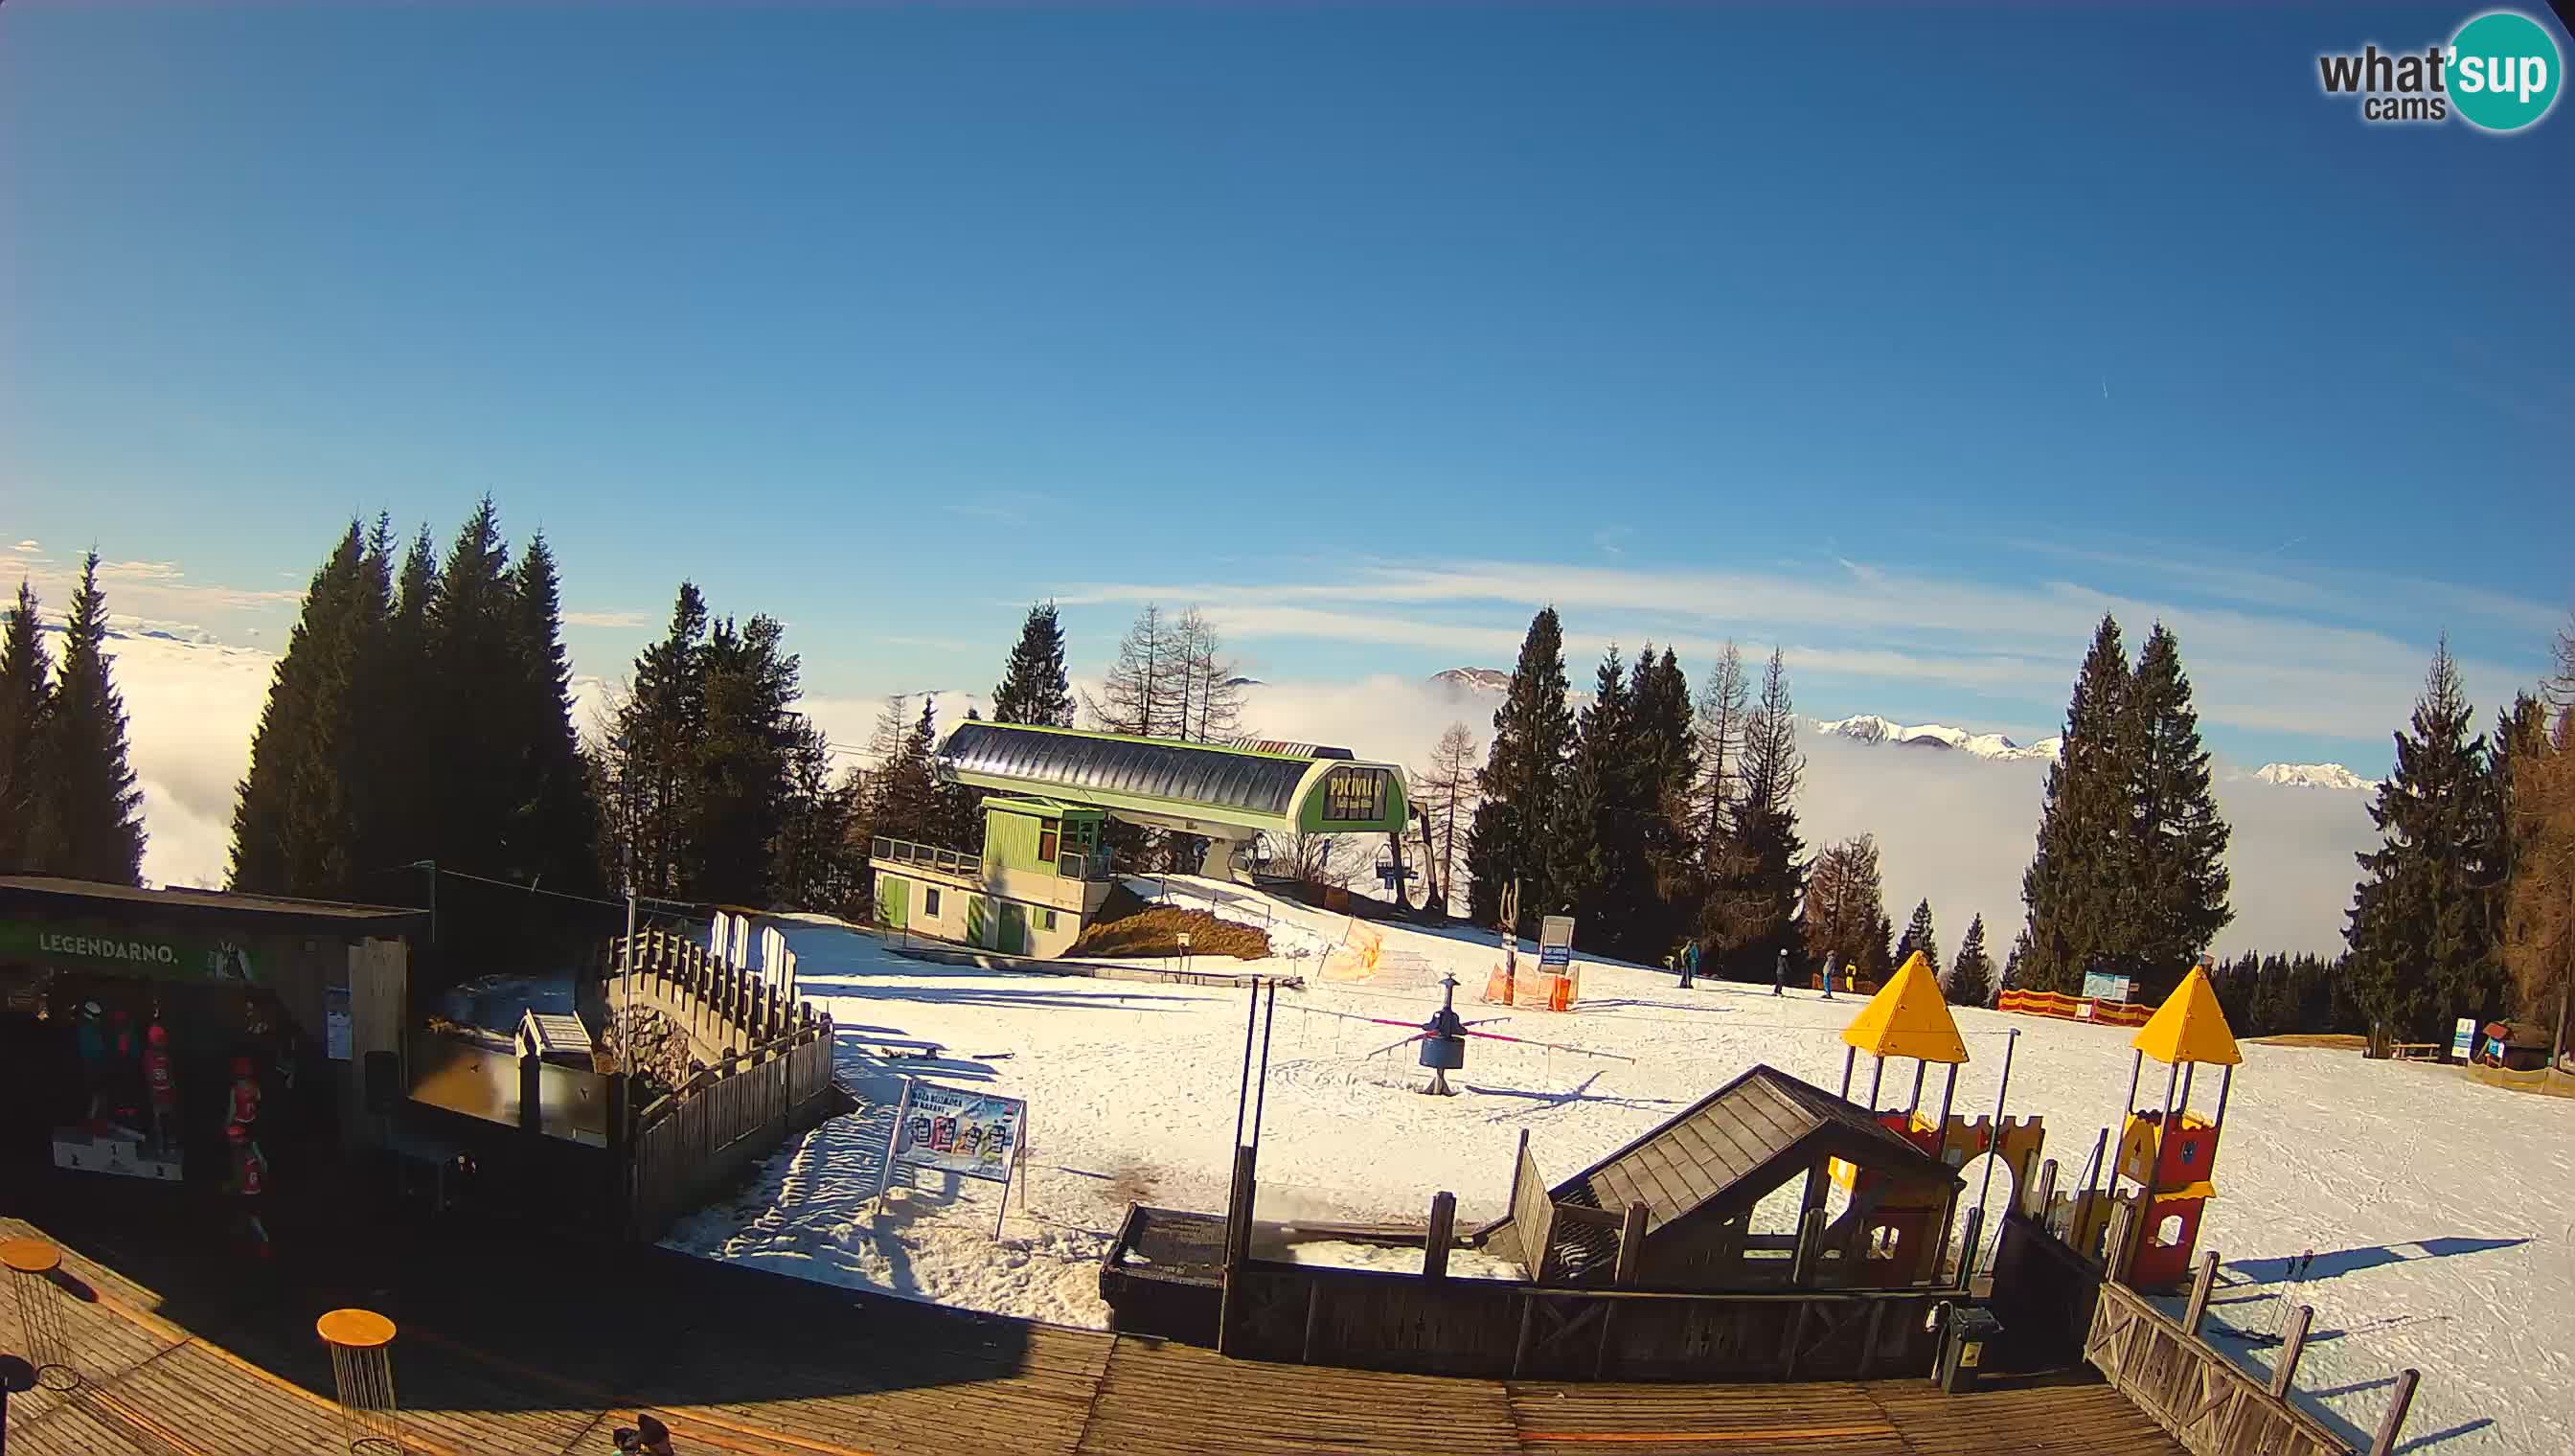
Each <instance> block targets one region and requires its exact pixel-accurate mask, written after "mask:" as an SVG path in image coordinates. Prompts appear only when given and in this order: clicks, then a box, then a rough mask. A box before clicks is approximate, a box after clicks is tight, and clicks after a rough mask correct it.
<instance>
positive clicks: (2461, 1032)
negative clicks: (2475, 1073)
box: [2450, 1016, 2477, 1061]
mask: <svg viewBox="0 0 2575 1456" xmlns="http://www.w3.org/2000/svg"><path fill="white" fill-rule="evenodd" d="M2476 1052H2477V1018H2476V1017H2474V1016H2461V1017H2460V1018H2459V1023H2458V1024H2457V1025H2456V1026H2453V1027H2451V1028H2450V1059H2451V1060H2452V1061H2472V1060H2474V1059H2475V1057H2476Z"/></svg>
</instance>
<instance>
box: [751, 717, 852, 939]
mask: <svg viewBox="0 0 2575 1456" xmlns="http://www.w3.org/2000/svg"><path fill="white" fill-rule="evenodd" d="M858 794H859V784H858V781H857V778H856V775H853V774H844V775H841V776H840V777H839V778H837V779H836V778H835V777H834V776H833V772H832V744H831V740H830V739H829V738H828V737H827V736H825V734H824V732H823V729H822V728H821V726H820V725H818V724H816V723H815V722H814V721H813V720H812V719H810V718H806V717H803V716H802V715H799V716H798V717H797V718H796V720H795V726H794V729H793V747H792V748H791V750H790V752H789V754H788V766H787V800H786V803H785V806H784V808H785V811H784V813H783V814H782V816H781V822H780V825H779V834H778V848H777V854H776V859H777V865H776V868H775V870H774V871H773V874H772V876H771V877H772V880H773V883H774V886H775V894H776V897H777V899H778V900H779V902H780V903H783V904H787V905H791V906H794V907H796V908H799V909H807V910H822V911H826V912H830V913H846V912H848V911H850V910H853V909H856V908H858V892H859V880H860V873H859V871H860V869H861V867H862V865H863V864H864V861H865V853H864V850H865V844H864V842H860V841H855V839H854V835H855V830H856V824H857V819H858V802H857V800H858Z"/></svg>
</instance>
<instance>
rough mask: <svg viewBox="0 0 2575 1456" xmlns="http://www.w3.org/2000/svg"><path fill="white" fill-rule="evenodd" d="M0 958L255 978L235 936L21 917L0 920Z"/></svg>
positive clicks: (173, 975) (122, 971)
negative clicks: (45, 922)
mask: <svg viewBox="0 0 2575 1456" xmlns="http://www.w3.org/2000/svg"><path fill="white" fill-rule="evenodd" d="M0 960H26V961H33V962H35V963H37V964H40V965H51V966H56V967H58V968H60V969H63V970H96V971H105V972H107V973H109V974H111V975H152V976H160V977H163V978H165V979H170V980H237V981H255V980H258V979H259V972H258V970H257V968H256V967H255V966H253V964H252V963H251V954H250V949H249V947H247V946H245V945H241V944H238V943H236V942H234V941H230V940H218V939H208V938H205V937H202V936H196V935H170V934H165V933H162V932H160V931H157V930H112V929H96V928H91V927H87V926H71V925H31V924H28V923H26V922H25V921H23V920H0Z"/></svg>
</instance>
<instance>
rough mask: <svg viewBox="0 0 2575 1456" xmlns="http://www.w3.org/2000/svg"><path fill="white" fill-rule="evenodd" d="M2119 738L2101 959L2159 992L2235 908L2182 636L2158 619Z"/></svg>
mask: <svg viewBox="0 0 2575 1456" xmlns="http://www.w3.org/2000/svg"><path fill="white" fill-rule="evenodd" d="M2117 741H2118V754H2119V758H2120V764H2121V768H2122V769H2123V771H2124V773H2125V775H2126V781H2127V804H2128V823H2127V827H2126V832H2125V833H2123V834H2122V835H2120V836H2119V837H2118V838H2117V839H2116V840H2115V841H2114V842H2115V844H2116V845H2117V846H2118V848H2119V850H2120V853H2119V854H2118V856H2117V858H2116V861H2115V862H2116V863H2117V865H2118V872H2117V874H2116V876H2115V878H2114V881H2113V885H2114V888H2115V889H2116V890H2117V891H2118V901H2117V902H2119V903H2121V904H2122V905H2124V906H2125V913H2124V914H2122V915H2121V916H2120V923H2119V924H2118V925H2117V927H2116V931H2115V934H2116V936H2117V938H2116V940H2115V941H2114V942H2113V944H2114V945H2115V947H2116V948H2115V949H2114V950H2112V952H2111V954H2110V955H2109V957H2108V964H2107V965H2106V966H2105V968H2108V969H2113V970H2125V971H2127V972H2128V973H2130V974H2132V975H2133V976H2134V977H2135V978H2136V988H2137V996H2138V998H2139V999H2140V1000H2145V1001H2155V1002H2160V1001H2161V1000H2162V999H2163V997H2164V996H2165V995H2166V994H2167V993H2169V992H2170V991H2171V990H2172V988H2173V987H2174V986H2175V985H2178V984H2180V982H2181V978H2182V975H2183V974H2184V973H2185V972H2187V971H2188V970H2189V969H2190V967H2191V966H2192V965H2193V964H2194V963H2196V962H2197V960H2198V959H2199V956H2200V954H2201V953H2202V952H2203V951H2205V950H2207V949H2208V946H2209V942H2210V941H2212V940H2214V939H2215V938H2216V937H2217V932H2218V931H2219V930H2221V929H2223V928H2225V926H2226V924H2227V922H2228V921H2229V920H2231V919H2233V918H2234V911H2233V910H2232V909H2230V908H2229V907H2228V905H2227V890H2228V887H2229V883H2230V877H2229V875H2228V873H2227V868H2226V842H2227V826H2226V821H2225V820H2224V819H2223V818H2220V817H2219V816H2218V812H2217V797H2216V793H2215V790H2214V789H2213V788H2212V786H2211V785H2210V781H2209V772H2208V752H2207V750H2206V749H2205V748H2203V747H2201V746H2200V740H2199V714H2198V712H2197V711H2196V710H2195V709H2194V708H2193V707H2192V706H2191V693H2190V679H2189V678H2188V677H2187V676H2186V675H2185V674H2184V673H2183V672H2182V666H2181V650H2180V645H2179V644H2178V643H2177V642H2175V640H2174V638H2173V635H2172V633H2171V632H2170V631H2168V630H2167V629H2166V628H2165V627H2164V626H2163V624H2161V623H2157V624H2156V625H2155V627H2154V630H2153V631H2152V632H2150V633H2148V634H2147V635H2146V645H2145V647H2144V648H2143V649H2142V650H2141V651H2140V652H2139V653H2138V654H2137V668H2136V672H2135V674H2134V675H2133V676H2132V677H2131V679H2130V680H2129V687H2128V695H2127V700H2126V704H2125V712H2124V714H2123V719H2122V722H2121V724H2120V725H2119V728H2118V735H2117ZM2077 988H2078V989H2079V986H2078V987H2077Z"/></svg>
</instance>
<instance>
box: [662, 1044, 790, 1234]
mask: <svg viewBox="0 0 2575 1456" xmlns="http://www.w3.org/2000/svg"><path fill="white" fill-rule="evenodd" d="M831 1086H832V1019H831V1018H830V1017H829V1016H823V1017H818V1018H816V1022H815V1025H814V1026H812V1027H810V1028H807V1029H802V1030H799V1031H796V1032H794V1033H792V1034H790V1035H788V1036H785V1037H782V1038H780V1039H779V1040H777V1041H774V1042H771V1043H769V1044H767V1045H764V1046H760V1047H756V1048H754V1049H752V1050H751V1051H747V1052H743V1053H741V1054H739V1055H736V1056H731V1057H727V1058H726V1059H725V1060H724V1061H722V1062H719V1063H718V1064H716V1065H714V1066H711V1067H708V1068H707V1069H706V1070H705V1071H702V1072H700V1073H698V1074H697V1075H696V1076H694V1077H691V1078H690V1079H689V1080H688V1081H687V1082H685V1083H682V1084H681V1086H680V1087H679V1088H678V1089H677V1090H676V1091H674V1092H672V1093H671V1094H670V1095H669V1096H666V1097H663V1098H660V1099H659V1100H657V1101H655V1102H654V1103H653V1104H652V1105H651V1106H649V1107H646V1108H644V1109H643V1110H642V1111H641V1112H640V1113H638V1114H637V1116H636V1131H635V1140H634V1144H633V1146H632V1147H631V1148H630V1149H629V1153H630V1157H629V1163H628V1166H629V1170H630V1171H629V1177H630V1179H631V1182H630V1184H629V1193H628V1197H627V1221H628V1225H629V1230H630V1236H631V1237H633V1238H635V1239H636V1240H638V1241H639V1242H645V1243H650V1242H652V1241H653V1240H655V1239H658V1238H660V1237H661V1236H662V1235H663V1233H664V1232H666V1231H667V1230H668V1229H669V1228H670V1226H671V1224H672V1222H673V1221H674V1220H676V1219H677V1218H678V1217H679V1216H680V1215H681V1214H683V1213H686V1212H688V1211H689V1210H690V1209H692V1208H695V1207H696V1206H698V1205H699V1204H700V1203H702V1202H704V1201H706V1199H707V1197H708V1196H709V1195H710V1194H712V1193H714V1192H715V1191H716V1190H717V1189H719V1188H722V1187H723V1186H724V1185H725V1184H727V1183H729V1182H731V1181H733V1180H734V1179H736V1178H738V1177H740V1176H742V1174H743V1172H744V1170H745V1169H747V1168H748V1167H749V1166H750V1165H751V1164H752V1163H753V1162H755V1161H757V1160H759V1159H760V1158H762V1157H764V1156H766V1155H767V1154H768V1153H769V1152H770V1150H771V1149H773V1148H775V1147H777V1146H778V1144H779V1142H780V1141H781V1140H783V1139H784V1138H785V1137H786V1136H787V1134H788V1132H789V1131H790V1130H792V1129H793V1128H794V1127H795V1126H796V1124H797V1123H798V1122H799V1121H800V1120H802V1119H804V1118H805V1117H807V1116H810V1115H811V1114H812V1113H813V1112H814V1111H815V1110H816V1109H817V1107H818V1106H819V1105H820V1103H821V1101H822V1098H823V1096H824V1095H825V1094H826V1093H827V1092H829V1091H830V1090H831Z"/></svg>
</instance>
